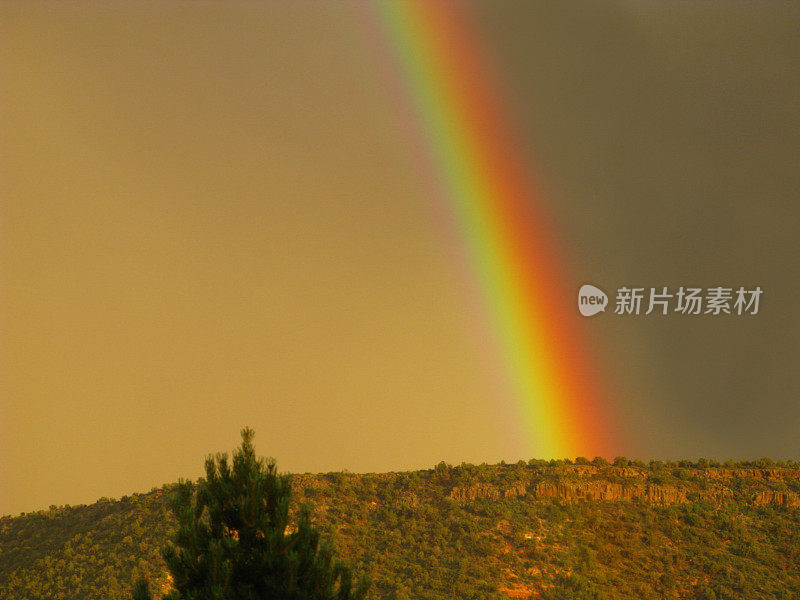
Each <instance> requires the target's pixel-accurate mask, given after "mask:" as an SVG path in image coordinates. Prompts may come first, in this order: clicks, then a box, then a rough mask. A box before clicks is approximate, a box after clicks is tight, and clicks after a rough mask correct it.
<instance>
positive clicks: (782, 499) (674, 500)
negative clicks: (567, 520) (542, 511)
mask: <svg viewBox="0 0 800 600" xmlns="http://www.w3.org/2000/svg"><path fill="white" fill-rule="evenodd" d="M692 476H693V478H694V482H695V483H696V484H697V483H698V481H699V482H701V483H702V485H699V484H698V485H695V486H679V485H669V484H658V483H648V481H647V474H646V473H644V472H642V471H641V470H639V469H636V468H631V467H620V468H607V469H605V470H603V471H601V470H600V469H598V468H597V467H595V466H592V465H576V466H569V467H561V468H559V469H558V470H557V477H556V478H555V481H553V480H552V478H550V479H547V480H540V481H535V480H531V481H527V482H526V481H518V482H515V483H511V484H509V485H507V486H497V485H493V484H488V483H478V484H475V485H469V486H456V487H453V489H452V490H451V491H450V494H449V497H450V499H451V500H454V501H455V502H459V503H464V502H470V501H474V500H480V499H487V500H501V499H511V498H518V497H521V496H528V497H530V498H534V499H558V500H561V501H563V502H580V501H593V500H603V501H642V502H647V503H650V504H658V505H669V504H684V503H687V502H695V501H697V500H703V501H706V502H710V503H713V504H722V503H725V502H732V501H739V502H743V503H745V504H749V505H752V506H776V507H784V508H798V507H800V495H798V494H797V493H795V492H791V491H785V490H776V489H767V490H760V491H756V492H749V493H747V492H740V491H738V489H737V488H736V484H735V483H734V481H735V480H750V481H752V482H755V483H758V484H760V485H777V486H780V485H782V484H783V483H784V482H787V481H798V480H800V472H798V471H797V470H793V469H780V468H774V469H773V468H771V469H728V468H709V469H698V470H695V471H694V472H693V474H692ZM604 478H607V479H604ZM609 479H610V480H609ZM728 482H730V483H731V484H732V487H729V486H728V485H726V483H728ZM784 487H785V486H784Z"/></svg>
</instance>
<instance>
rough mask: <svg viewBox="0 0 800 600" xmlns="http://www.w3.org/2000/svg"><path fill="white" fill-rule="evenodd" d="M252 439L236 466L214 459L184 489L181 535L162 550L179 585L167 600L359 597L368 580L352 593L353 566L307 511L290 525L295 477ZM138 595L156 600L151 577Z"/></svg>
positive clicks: (178, 504) (178, 508)
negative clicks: (339, 558) (338, 558)
mask: <svg viewBox="0 0 800 600" xmlns="http://www.w3.org/2000/svg"><path fill="white" fill-rule="evenodd" d="M253 435H254V434H253V430H252V429H249V428H247V429H244V430H242V446H241V448H239V449H238V450H237V451H236V452H235V453H234V455H233V464H232V465H229V464H228V456H227V455H225V454H222V455H219V456H217V457H216V459H214V458H213V457H209V458H208V460H206V479H205V481H203V482H201V483H200V484H199V485H198V486H197V489H193V486H192V485H191V484H190V483H187V482H181V483H179V484H178V488H177V493H176V494H175V495H174V497H173V501H172V508H173V512H174V514H175V516H176V517H177V519H178V531H177V532H176V534H175V536H174V538H173V540H172V542H171V543H170V544H169V545H168V546H167V547H166V548H165V549H164V551H163V556H164V561H165V562H166V565H167V569H168V570H169V573H170V576H171V577H170V578H171V582H172V589H171V590H170V591H169V592H168V593H167V594H166V595H164V596H163V598H164V600H216V599H219V600H222V599H230V600H234V599H238V598H241V599H243V600H244V599H248V598H251V599H253V600H255V599H259V598H281V599H283V600H360V599H361V598H363V597H364V595H365V594H366V592H367V589H368V588H369V586H368V584H367V582H366V581H365V580H362V582H361V583H360V584H359V585H358V587H357V588H356V589H355V590H353V588H352V575H351V573H350V569H348V568H347V567H346V566H344V565H343V564H341V563H334V562H333V550H332V549H331V547H330V546H329V545H327V544H320V535H319V532H318V531H317V530H316V529H314V528H313V527H312V526H311V518H310V515H309V511H308V509H307V507H302V508H301V509H300V514H299V517H298V518H297V523H296V525H295V526H294V527H292V526H291V525H290V521H289V500H290V497H291V493H290V484H289V477H288V476H286V475H278V473H277V469H276V467H275V461H274V460H271V461H269V462H267V461H265V460H264V459H259V458H257V457H256V454H255V449H254V447H253ZM292 528H293V529H294V531H291V532H289V531H288V530H289V529H292ZM133 596H134V598H135V600H152V595H151V593H150V590H149V585H148V583H147V580H146V579H140V580H139V581H138V582H137V584H136V587H135V589H134V594H133Z"/></svg>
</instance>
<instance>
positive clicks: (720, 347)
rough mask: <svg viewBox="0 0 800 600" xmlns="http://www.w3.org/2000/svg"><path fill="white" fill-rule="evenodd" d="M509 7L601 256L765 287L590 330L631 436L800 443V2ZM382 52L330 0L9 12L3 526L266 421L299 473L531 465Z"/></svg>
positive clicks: (684, 446)
mask: <svg viewBox="0 0 800 600" xmlns="http://www.w3.org/2000/svg"><path fill="white" fill-rule="evenodd" d="M493 6H497V5H493V4H491V3H486V4H482V5H480V6H479V7H478V10H477V12H476V14H477V18H478V22H479V23H480V24H481V27H482V28H483V29H484V34H485V35H486V39H487V40H488V42H489V47H490V49H491V52H492V59H493V60H495V61H497V63H498V64H499V72H500V73H501V74H502V75H503V76H504V77H505V78H506V81H507V82H508V84H509V90H510V99H511V102H512V104H513V106H514V108H515V111H516V113H517V116H518V120H519V127H520V133H521V136H522V139H523V140H525V142H526V143H527V144H529V145H530V148H529V150H530V153H531V156H535V157H536V158H535V159H536V161H538V162H537V168H538V169H539V171H540V172H541V173H540V174H541V175H542V178H543V180H544V182H545V185H546V187H547V189H548V198H549V199H550V200H551V201H552V202H553V205H554V214H555V215H556V218H557V219H560V221H559V222H560V224H561V231H562V233H563V241H564V245H565V247H566V249H567V250H568V252H569V253H570V255H571V257H572V259H573V261H574V265H573V267H574V268H575V272H576V273H577V276H578V277H580V278H582V280H583V279H585V280H589V281H594V282H597V283H600V284H605V285H606V287H607V288H608V289H613V288H614V287H615V286H617V285H623V284H628V283H632V284H635V283H641V284H643V285H682V284H698V283H699V284H700V285H716V284H717V283H718V281H719V280H720V279H722V281H719V283H724V284H728V283H729V284H730V285H739V284H746V285H751V284H760V285H762V286H765V287H768V286H771V287H769V288H768V293H769V294H771V296H772V298H773V300H772V306H771V308H769V307H766V308H765V309H764V315H762V319H761V320H760V321H753V322H749V323H747V324H743V323H738V324H734V326H731V325H730V324H721V323H720V322H710V321H702V322H699V323H691V324H687V322H686V321H677V320H663V321H660V322H657V321H652V320H651V321H649V322H647V321H635V322H626V323H621V322H620V321H613V320H608V319H607V320H605V321H603V320H597V321H593V322H592V323H594V324H595V325H593V327H594V329H595V330H596V331H595V333H596V334H597V336H598V339H600V340H601V347H600V350H601V352H600V357H599V359H598V360H600V361H601V363H602V365H603V368H604V370H605V371H606V372H608V373H613V374H614V375H615V376H617V377H618V380H617V381H616V384H617V386H618V387H617V389H618V390H619V396H618V397H616V398H615V402H616V405H615V409H618V410H619V413H620V414H621V415H622V416H621V417H620V418H621V419H622V420H623V421H622V422H621V425H622V426H623V427H624V428H627V429H628V430H629V431H631V432H633V433H632V434H631V436H632V437H631V439H633V440H634V442H633V445H632V446H630V447H629V448H627V449H625V450H626V451H628V452H630V453H631V454H636V455H639V456H642V457H644V458H650V457H653V456H666V455H670V456H673V457H674V456H697V455H700V454H707V455H712V456H720V457H722V458H727V457H728V456H742V457H746V456H749V455H751V454H755V455H758V456H760V455H763V454H772V455H773V456H776V457H779V455H782V456H787V457H794V458H798V456H800V455H798V454H797V453H798V452H800V447H798V445H797V442H796V439H797V438H796V431H797V425H798V424H800V409H798V408H796V407H795V405H796V404H798V403H797V393H799V392H800V380H799V379H798V375H797V373H798V372H800V369H798V368H797V367H798V364H797V356H798V353H797V352H798V350H800V348H798V343H797V339H798V338H800V327H798V323H799V321H798V316H797V312H796V310H794V309H793V307H794V306H795V303H796V301H795V300H793V298H796V297H797V294H798V293H800V285H799V284H798V281H800V264H799V263H798V260H799V259H798V256H800V252H798V247H797V240H796V234H797V231H798V227H800V222H798V216H797V192H798V189H800V186H798V181H797V169H796V165H797V148H798V147H799V146H797V145H796V143H797V142H798V110H797V109H798V97H797V93H798V92H797V90H798V89H800V85H798V81H797V80H798V71H800V70H798V69H797V68H796V67H797V64H798V62H797V59H798V57H800V52H798V47H797V36H796V32H797V27H796V25H797V24H798V20H797V14H796V13H797V11H796V10H793V9H792V10H789V9H780V8H778V7H773V8H772V9H770V10H765V11H763V12H760V13H758V14H755V13H753V11H752V10H750V11H749V12H748V9H746V8H742V6H741V5H740V6H739V8H737V9H736V10H723V11H722V14H717V13H715V10H714V8H713V5H706V7H707V8H706V9H702V10H695V11H692V10H691V9H686V8H685V9H682V10H676V9H672V10H667V9H662V10H661V11H659V10H658V9H656V8H654V7H653V6H652V5H650V4H649V3H641V4H637V3H633V4H632V3H627V2H621V3H619V4H616V5H613V8H608V9H600V8H594V9H585V10H580V11H578V10H570V9H563V8H561V9H556V8H552V9H549V10H548V9H543V8H538V9H531V10H527V11H526V10H523V9H522V8H520V5H511V4H505V5H503V7H501V8H496V7H495V8H493ZM551 6H553V5H551ZM609 6H612V5H609ZM717 10H721V9H720V7H719V6H718V7H717ZM782 11H783V12H782ZM373 43H374V42H373V41H372V40H371V39H370V36H369V35H367V34H366V33H365V31H364V30H363V24H362V22H361V21H360V20H359V17H358V15H357V14H356V11H354V10H352V8H351V7H349V6H348V5H347V4H344V3H336V2H327V3H324V2H314V3H310V2H309V3H288V2H277V3H266V4H262V3H250V4H247V3H242V4H236V3H224V4H223V3H185V4H181V3H174V4H170V3H70V4H66V3H31V2H6V3H3V4H2V5H0V73H2V85H0V109H1V112H0V127H1V128H2V129H1V130H2V134H3V137H2V146H1V148H2V156H1V157H0V158H1V161H2V162H1V163H0V181H2V199H0V202H1V203H2V204H0V257H1V259H2V262H1V263H0V268H1V270H0V318H1V319H2V321H0V324H1V325H2V346H1V348H0V351H1V352H2V354H0V359H1V360H2V362H0V418H1V420H0V473H2V475H0V478H1V479H0V514H3V513H16V512H20V511H27V510H33V509H38V508H42V507H46V506H48V505H50V504H59V505H60V504H65V503H71V504H75V503H80V502H91V501H93V500H95V499H97V498H98V497H101V496H114V497H118V496H120V495H123V494H126V493H131V492H134V491H147V490H149V489H150V488H151V487H152V486H155V485H161V484H162V483H164V482H171V481H175V480H176V479H177V478H178V477H191V478H194V477H197V476H199V475H200V474H201V467H202V461H203V458H204V457H205V456H206V455H207V454H208V453H210V452H217V451H224V450H229V449H231V448H232V447H234V446H235V445H236V444H237V440H238V431H239V429H240V428H241V427H242V426H244V425H250V426H251V427H253V428H254V429H255V430H256V432H257V438H256V446H257V449H258V451H259V452H260V453H261V454H265V455H270V456H274V457H276V458H277V459H278V464H279V467H280V468H281V469H282V470H290V471H329V470H340V469H343V468H347V469H350V470H352V471H386V470H396V469H408V468H423V467H430V466H433V465H434V464H436V463H437V462H438V461H440V460H443V459H444V460H447V461H449V462H453V463H460V462H461V461H468V462H476V463H480V462H483V461H487V462H497V461H499V460H500V459H506V460H517V459H519V458H523V456H522V452H523V448H524V447H525V440H524V439H522V438H521V435H522V433H523V432H520V431H519V430H518V428H516V427H515V426H514V418H515V414H514V407H513V406H509V405H508V400H507V399H505V397H504V396H503V395H502V394H501V393H499V391H498V390H499V385H500V384H499V380H500V376H499V375H498V374H497V373H495V372H494V368H495V366H494V365H493V364H491V363H490V361H488V360H487V359H486V353H485V347H484V346H485V343H484V340H483V339H482V338H481V329H480V326H478V325H476V313H477V312H478V311H479V308H478V307H477V303H476V300H475V299H474V298H473V297H472V296H471V295H470V293H471V292H470V289H469V285H468V284H467V283H466V282H465V280H464V276H463V273H461V272H460V271H459V268H460V267H459V260H460V259H459V256H458V250H457V249H456V248H454V247H453V244H452V242H451V241H449V240H448V238H447V235H446V234H445V232H444V230H443V226H442V223H441V215H440V214H439V212H440V210H441V207H440V206H438V205H437V202H438V200H436V199H433V198H431V197H430V188H429V186H428V185H427V184H426V182H425V179H424V177H423V176H422V174H421V173H420V172H419V168H418V164H419V163H418V157H415V156H412V152H410V151H409V148H408V146H407V140H408V132H407V131H405V130H404V127H405V123H403V122H401V121H400V120H399V119H398V118H397V116H396V112H394V111H396V108H397V107H396V102H397V98H394V97H393V96H392V93H393V92H392V90H390V89H388V87H387V86H386V81H385V78H384V73H382V72H381V69H382V68H383V67H382V66H381V64H380V62H379V61H378V60H377V59H376V57H375V55H374V54H375V52H374V51H375V48H374V46H373ZM531 160H533V159H531ZM576 283H577V282H576ZM766 297H768V296H765V298H766ZM743 440H744V441H743ZM524 458H529V457H527V456H526V457H524Z"/></svg>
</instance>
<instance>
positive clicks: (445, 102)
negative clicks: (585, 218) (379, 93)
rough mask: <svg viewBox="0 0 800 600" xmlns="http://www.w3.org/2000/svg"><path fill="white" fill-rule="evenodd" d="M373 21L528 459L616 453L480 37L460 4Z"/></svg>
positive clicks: (426, 5)
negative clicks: (495, 349)
mask: <svg viewBox="0 0 800 600" xmlns="http://www.w3.org/2000/svg"><path fill="white" fill-rule="evenodd" d="M377 6H378V13H379V20H380V22H381V24H382V29H383V31H384V34H385V35H386V37H387V38H388V40H389V42H388V43H389V45H390V46H391V49H392V53H393V55H394V58H395V60H396V61H397V62H398V63H399V67H400V72H402V74H403V76H402V77H403V79H404V82H403V85H404V87H405V88H406V89H407V91H408V95H409V97H410V98H411V99H412V101H413V103H414V105H415V106H414V109H415V114H416V119H417V126H418V127H420V128H422V132H423V135H424V138H425V142H426V144H427V145H428V146H429V152H430V159H431V160H432V161H433V162H434V163H435V164H434V167H435V169H434V170H435V172H436V173H437V177H438V178H439V179H440V180H441V181H440V184H441V188H442V189H443V190H444V191H445V195H446V196H447V198H446V200H445V201H446V202H447V203H448V206H449V212H450V213H451V214H452V218H453V219H454V220H455V222H456V227H457V229H458V231H459V232H460V237H461V238H462V240H461V241H462V243H463V245H464V246H466V251H467V253H468V254H469V262H470V263H471V264H472V266H473V270H474V276H475V277H477V278H478V283H479V288H480V289H481V290H482V292H483V295H484V298H483V301H484V304H485V306H486V308H487V309H488V313H489V319H490V320H491V329H492V330H493V331H494V332H495V333H496V341H497V342H499V344H498V345H499V347H500V348H502V352H503V362H504V364H505V365H506V367H507V372H508V376H509V383H510V385H511V387H512V390H513V395H514V396H515V398H516V401H517V402H518V409H519V412H520V413H521V414H520V418H521V419H522V426H523V430H524V435H525V436H526V437H527V438H528V440H527V441H528V444H529V448H528V450H529V451H530V452H531V455H532V456H537V457H542V458H553V457H570V456H572V457H574V456H578V455H584V456H589V457H591V456H595V455H602V456H608V455H610V454H611V453H612V448H613V446H614V445H616V441H615V439H612V438H613V437H614V436H612V434H611V431H610V427H609V423H610V415H609V414H608V406H607V405H606V404H607V401H606V398H605V396H604V393H603V392H602V390H601V386H600V385H599V383H598V381H597V379H598V378H597V374H596V373H595V372H593V371H592V370H591V369H590V368H589V363H588V362H587V360H586V357H585V355H586V348H585V346H586V340H585V339H583V338H582V336H581V334H580V332H579V331H578V330H577V326H576V324H575V320H576V314H577V313H576V311H575V306H574V298H573V297H572V296H573V295H572V294H570V293H567V290H566V289H565V286H564V283H563V281H562V277H563V270H564V261H562V260H559V257H558V256H557V255H556V253H555V247H554V244H553V242H552V240H551V232H549V231H547V229H548V228H547V227H546V226H544V225H543V222H542V219H541V211H542V209H541V198H540V197H539V195H538V194H537V191H536V188H535V185H534V184H533V182H532V180H531V177H530V175H529V174H527V173H526V170H525V168H524V167H523V160H522V156H523V154H522V152H521V150H520V148H519V146H518V144H516V143H515V141H514V139H513V137H512V135H511V129H510V127H509V124H508V120H507V118H506V117H505V111H504V110H503V106H502V102H500V100H499V91H498V88H497V86H496V85H495V84H494V81H493V79H492V76H493V73H492V71H491V69H489V68H488V65H487V62H486V61H485V59H484V56H483V53H482V52H481V51H480V48H479V45H478V37H477V36H476V34H475V29H474V27H473V26H471V25H470V23H469V20H468V15H466V14H464V11H463V9H462V8H460V7H459V6H457V5H456V4H455V3H444V2H439V1H433V2H430V1H424V2H423V1H419V2H416V1H405V0H384V1H381V2H379V3H378V5H377Z"/></svg>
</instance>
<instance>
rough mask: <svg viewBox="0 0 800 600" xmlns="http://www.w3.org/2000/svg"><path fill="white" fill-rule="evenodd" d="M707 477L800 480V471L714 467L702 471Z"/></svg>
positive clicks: (776, 468)
mask: <svg viewBox="0 0 800 600" xmlns="http://www.w3.org/2000/svg"><path fill="white" fill-rule="evenodd" d="M700 472H701V473H702V474H703V477H705V478H706V479H717V480H719V479H761V480H764V481H798V480H800V471H799V470H797V469H784V468H780V467H774V468H773V467H770V468H767V469H729V468H724V467H723V468H713V469H703V470H702V471H700Z"/></svg>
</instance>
